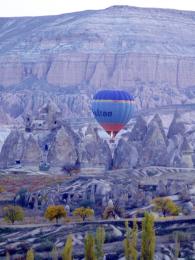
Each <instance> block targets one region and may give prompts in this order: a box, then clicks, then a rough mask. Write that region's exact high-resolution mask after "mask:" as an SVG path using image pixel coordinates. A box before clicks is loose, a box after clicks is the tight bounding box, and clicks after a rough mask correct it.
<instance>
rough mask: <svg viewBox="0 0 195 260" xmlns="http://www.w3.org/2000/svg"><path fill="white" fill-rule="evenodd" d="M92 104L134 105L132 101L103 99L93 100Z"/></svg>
mask: <svg viewBox="0 0 195 260" xmlns="http://www.w3.org/2000/svg"><path fill="white" fill-rule="evenodd" d="M93 102H112V103H128V104H132V103H134V100H104V99H94V100H93Z"/></svg>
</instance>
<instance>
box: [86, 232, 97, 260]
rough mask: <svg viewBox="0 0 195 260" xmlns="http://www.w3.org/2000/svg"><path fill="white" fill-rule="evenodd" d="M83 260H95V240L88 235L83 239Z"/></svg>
mask: <svg viewBox="0 0 195 260" xmlns="http://www.w3.org/2000/svg"><path fill="white" fill-rule="evenodd" d="M85 260H97V258H96V255H95V240H94V237H93V235H92V234H90V233H88V234H87V235H86V238H85Z"/></svg>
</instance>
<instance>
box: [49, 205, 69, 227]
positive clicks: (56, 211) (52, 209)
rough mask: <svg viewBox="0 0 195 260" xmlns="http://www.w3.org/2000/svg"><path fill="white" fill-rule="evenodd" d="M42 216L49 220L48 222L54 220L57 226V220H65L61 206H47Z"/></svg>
mask: <svg viewBox="0 0 195 260" xmlns="http://www.w3.org/2000/svg"><path fill="white" fill-rule="evenodd" d="M44 216H45V218H47V219H49V220H50V221H52V220H54V219H55V220H56V223H57V224H58V220H59V219H60V218H66V216H67V212H66V210H65V209H64V206H63V205H53V206H49V207H48V208H47V209H46V212H45V215H44Z"/></svg>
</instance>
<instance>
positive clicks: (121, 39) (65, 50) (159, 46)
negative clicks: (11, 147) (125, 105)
mask: <svg viewBox="0 0 195 260" xmlns="http://www.w3.org/2000/svg"><path fill="white" fill-rule="evenodd" d="M194 30H195V20H194V12H182V11H174V10H161V9H143V8H134V7H128V6H113V7H110V8H107V9H105V10H99V11H85V12H77V13H71V14H64V15H59V16H48V17H47V16H46V17H23V18H1V19H0V86H1V91H0V103H1V105H2V108H3V110H4V111H5V113H6V114H8V115H9V116H11V118H17V117H18V116H21V115H23V113H26V112H27V111H28V112H29V110H30V111H32V112H34V111H36V110H37V108H39V107H40V106H42V105H43V104H44V103H46V102H47V101H48V100H49V99H52V100H53V101H54V102H55V103H56V104H57V105H58V106H59V107H60V108H61V109H63V110H64V111H63V112H64V115H65V117H69V118H70V117H72V118H74V117H81V116H82V117H89V116H90V99H91V96H92V95H93V94H94V93H95V92H96V91H97V90H99V89H102V88H111V89H114V88H120V89H125V90H127V91H129V92H131V93H133V94H134V95H135V96H136V103H137V106H138V108H143V109H145V108H150V107H156V106H162V105H171V104H181V103H182V104H185V103H194V101H195V94H194V92H195V91H194V90H195V55H194V53H195V46H194V41H195V34H194V33H193V32H194ZM10 100H12V101H10Z"/></svg>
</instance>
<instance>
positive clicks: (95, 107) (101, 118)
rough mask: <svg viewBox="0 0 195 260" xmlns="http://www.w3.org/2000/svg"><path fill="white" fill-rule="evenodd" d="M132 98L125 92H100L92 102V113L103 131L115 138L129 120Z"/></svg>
mask: <svg viewBox="0 0 195 260" xmlns="http://www.w3.org/2000/svg"><path fill="white" fill-rule="evenodd" d="M133 110H134V98H133V96H131V95H129V93H127V92H126V91H121V90H101V91H99V92H97V93H96V94H95V96H94V97H93V101H92V112H93V114H94V116H95V118H96V120H97V121H98V123H99V124H100V125H101V126H102V127H103V128H104V129H105V131H106V132H107V133H108V134H110V135H113V136H115V135H116V134H117V133H118V132H119V131H120V130H121V129H122V128H123V127H124V126H125V125H126V124H127V123H128V121H129V120H130V119H131V117H132V115H133Z"/></svg>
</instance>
